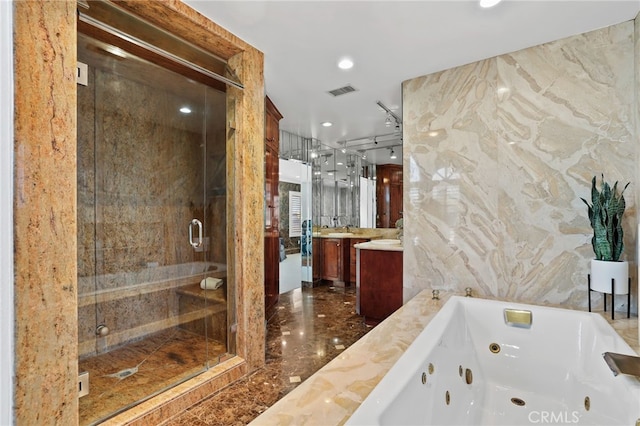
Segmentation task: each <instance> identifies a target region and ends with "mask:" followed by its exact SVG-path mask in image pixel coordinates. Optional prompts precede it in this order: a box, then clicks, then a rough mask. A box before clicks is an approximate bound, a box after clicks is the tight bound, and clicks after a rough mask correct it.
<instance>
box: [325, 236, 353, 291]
mask: <svg viewBox="0 0 640 426" xmlns="http://www.w3.org/2000/svg"><path fill="white" fill-rule="evenodd" d="M349 266H350V265H349V239H348V238H322V279H323V280H326V281H332V282H333V285H337V286H342V287H343V286H345V285H348V283H349Z"/></svg>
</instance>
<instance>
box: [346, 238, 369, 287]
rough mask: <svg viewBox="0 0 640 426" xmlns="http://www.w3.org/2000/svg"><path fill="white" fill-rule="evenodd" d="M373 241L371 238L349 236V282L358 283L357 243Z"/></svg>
mask: <svg viewBox="0 0 640 426" xmlns="http://www.w3.org/2000/svg"><path fill="white" fill-rule="evenodd" d="M367 241H371V240H370V239H369V238H349V282H350V283H352V284H355V283H356V271H357V269H356V250H357V249H356V248H355V247H354V246H355V245H356V244H360V243H366V242H367Z"/></svg>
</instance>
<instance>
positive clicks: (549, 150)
mask: <svg viewBox="0 0 640 426" xmlns="http://www.w3.org/2000/svg"><path fill="white" fill-rule="evenodd" d="M636 21H637V20H636ZM634 25H636V26H637V25H638V24H637V23H634V22H633V21H629V22H625V23H621V24H618V25H615V26H611V27H607V28H603V29H601V30H597V31H593V32H589V33H586V34H581V35H577V36H574V37H570V38H566V39H562V40H558V41H554V42H551V43H547V44H544V45H540V46H535V47H531V48H528V49H524V50H520V51H517V52H513V53H510V54H505V55H500V56H497V57H494V58H491V59H487V60H483V61H479V62H475V63H471V64H468V65H465V66H460V67H457V68H453V69H449V70H446V71H442V72H438V73H435V74H430V75H426V76H422V77H418V78H415V79H412V80H408V81H405V82H404V83H403V134H404V138H403V139H404V148H403V155H404V158H403V163H404V165H405V176H409V179H405V183H404V184H405V191H404V194H405V198H404V206H405V208H404V212H403V213H404V217H405V218H406V221H405V223H404V235H405V237H404V254H405V261H404V278H405V279H404V286H405V288H404V293H405V294H404V298H405V300H408V299H410V298H411V297H412V296H413V295H415V294H417V293H418V292H419V291H420V290H421V289H424V288H437V289H446V290H452V291H459V292H463V289H464V288H465V287H472V288H473V291H474V293H475V294H477V295H479V296H484V297H500V298H508V299H509V300H514V301H519V302H526V303H534V304H536V303H541V304H547V303H555V304H563V305H565V306H570V307H575V308H585V307H586V306H587V291H586V289H587V274H588V272H589V261H590V259H592V258H593V250H592V247H591V242H590V240H591V237H592V230H591V228H590V225H589V220H588V217H587V211H586V207H585V206H584V204H583V203H582V201H581V200H580V197H588V196H589V193H590V185H591V178H592V177H593V176H594V175H600V174H601V173H604V175H605V177H606V178H607V179H608V180H612V181H616V180H619V181H621V182H627V181H631V182H632V184H631V186H630V187H629V189H628V191H627V192H625V199H626V202H627V210H626V212H625V217H624V225H623V226H624V228H625V252H624V254H623V258H624V259H626V260H629V261H630V273H631V276H632V283H633V284H632V288H633V289H634V290H633V293H634V294H633V296H632V311H635V312H637V285H636V282H637V281H636V280H637V277H636V265H635V259H636V244H635V240H636V238H637V236H636V223H637V211H636V210H637V209H636V204H637V201H636V200H637V191H638V184H637V181H638V166H637V158H638V155H639V153H640V148H639V145H638V143H637V140H638V129H637V128H636V127H635V126H636V125H635V124H634V115H635V114H636V111H637V108H638V107H637V105H636V104H635V102H637V99H636V98H635V97H634V92H635V91H634V87H635V79H636V78H637V76H634V63H637V61H638V58H634ZM636 52H637V50H636ZM636 121H637V120H636ZM622 302H623V301H622V299H620V303H622ZM596 303H598V302H596ZM617 309H619V310H626V308H623V307H621V306H620V305H619V306H617Z"/></svg>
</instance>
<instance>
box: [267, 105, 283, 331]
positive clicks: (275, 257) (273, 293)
mask: <svg viewBox="0 0 640 426" xmlns="http://www.w3.org/2000/svg"><path fill="white" fill-rule="evenodd" d="M265 110H266V114H265V150H264V151H265V159H264V160H265V164H264V172H265V177H264V178H265V185H264V198H265V201H264V202H265V211H264V226H265V227H264V308H265V316H266V318H267V319H269V318H270V317H271V315H272V314H273V313H274V312H275V305H276V303H277V302H278V297H279V296H280V230H279V223H278V222H279V221H278V211H279V200H278V180H279V173H278V172H279V168H280V160H279V158H278V149H279V144H280V141H279V136H280V130H279V121H280V119H281V118H282V115H281V114H280V112H279V111H278V109H277V108H276V107H275V105H273V103H272V102H271V100H270V99H269V98H266V101H265Z"/></svg>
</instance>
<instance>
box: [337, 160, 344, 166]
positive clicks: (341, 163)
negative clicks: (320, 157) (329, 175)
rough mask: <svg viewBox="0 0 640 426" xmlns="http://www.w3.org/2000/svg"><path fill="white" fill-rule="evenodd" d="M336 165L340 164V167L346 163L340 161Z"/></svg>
mask: <svg viewBox="0 0 640 426" xmlns="http://www.w3.org/2000/svg"><path fill="white" fill-rule="evenodd" d="M336 164H338V166H343V165H344V163H343V162H342V161H338V162H337V163H336Z"/></svg>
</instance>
